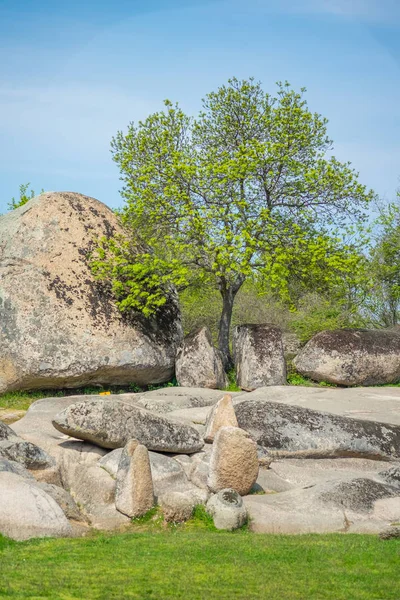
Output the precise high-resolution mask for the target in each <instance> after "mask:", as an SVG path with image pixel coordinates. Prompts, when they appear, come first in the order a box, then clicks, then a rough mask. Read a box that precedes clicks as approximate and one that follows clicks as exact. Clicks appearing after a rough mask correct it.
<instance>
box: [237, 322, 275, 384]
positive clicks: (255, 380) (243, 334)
mask: <svg viewBox="0 0 400 600" xmlns="http://www.w3.org/2000/svg"><path fill="white" fill-rule="evenodd" d="M232 340H233V356H234V361H235V366H236V382H237V384H238V386H239V387H240V388H242V389H243V390H247V391H251V390H254V389H256V388H259V387H262V386H265V385H283V384H284V383H286V362H285V357H284V351H283V343H282V331H281V330H280V329H279V327H275V325H270V324H264V325H239V326H238V327H235V328H234V330H233V337H232Z"/></svg>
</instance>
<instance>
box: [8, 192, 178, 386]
mask: <svg viewBox="0 0 400 600" xmlns="http://www.w3.org/2000/svg"><path fill="white" fill-rule="evenodd" d="M124 233H125V231H124V229H123V228H122V226H121V224H120V221H119V219H118V217H117V215H115V213H114V212H113V211H112V210H111V209H110V208H108V207H107V206H105V205H104V204H102V203H101V202H98V201H97V200H94V199H93V198H89V197H87V196H83V195H81V194H76V193H71V192H50V193H45V194H41V195H40V196H38V197H36V198H34V199H33V200H30V201H29V202H28V203H26V204H25V205H24V206H22V207H21V208H18V209H17V210H13V211H11V212H9V213H8V214H6V215H4V216H2V217H1V218H0V267H1V271H2V279H1V283H0V298H1V303H0V342H1V344H0V393H1V392H4V391H7V390H13V389H34V388H46V387H47V388H56V387H60V388H65V387H78V386H82V385H86V384H91V385H93V384H104V385H106V384H118V385H123V384H128V383H131V382H133V381H134V382H135V383H138V384H149V383H160V382H163V381H168V379H169V378H170V377H171V376H172V374H173V372H174V362H175V354H176V349H177V347H178V345H179V344H180V342H181V339H182V327H181V323H180V315H179V308H178V303H177V299H176V297H175V295H174V293H173V292H171V294H170V297H169V299H168V301H167V303H166V304H165V305H164V306H163V307H162V308H161V310H160V311H159V312H158V314H157V316H156V317H154V318H151V319H146V320H144V319H141V318H139V317H138V318H137V319H136V320H135V323H134V324H133V321H131V322H129V323H128V322H127V320H126V319H124V318H123V317H122V316H121V314H120V312H119V310H118V308H117V307H116V304H115V302H114V299H113V297H112V295H111V294H110V293H109V292H108V291H107V289H106V287H105V286H104V285H102V284H101V283H99V282H97V281H96V280H95V279H94V276H93V274H92V272H91V269H90V264H89V260H90V253H91V252H92V251H93V249H94V248H95V245H96V243H97V240H98V239H99V238H101V237H102V236H107V237H109V236H110V235H114V234H121V235H124Z"/></svg>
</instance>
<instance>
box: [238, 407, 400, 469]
mask: <svg viewBox="0 0 400 600" xmlns="http://www.w3.org/2000/svg"><path fill="white" fill-rule="evenodd" d="M235 412H236V417H237V420H238V423H239V427H241V428H242V429H245V430H246V431H248V432H249V433H250V434H251V436H252V437H253V439H254V440H255V441H256V442H257V443H258V444H260V446H263V447H265V448H270V449H271V450H276V451H279V450H280V451H286V452H290V453H298V455H299V456H300V455H301V452H302V451H314V452H315V453H316V455H317V453H319V454H320V455H321V457H323V455H327V456H328V455H329V453H331V455H332V456H354V457H363V456H369V457H371V458H384V457H395V458H399V457H400V425H389V424H388V423H379V422H377V421H367V420H362V419H355V418H352V417H347V416H339V415H336V414H331V413H328V412H323V411H319V410H312V409H309V408H304V407H302V406H295V405H291V404H284V403H281V402H272V401H270V400H268V399H263V398H260V397H259V398H257V397H254V398H251V397H250V398H249V399H248V400H243V401H241V402H240V401H239V402H238V403H237V404H236V406H235Z"/></svg>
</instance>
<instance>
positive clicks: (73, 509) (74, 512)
mask: <svg viewBox="0 0 400 600" xmlns="http://www.w3.org/2000/svg"><path fill="white" fill-rule="evenodd" d="M36 485H37V486H38V487H39V488H40V489H42V490H43V491H44V492H46V494H48V495H49V496H51V497H52V498H53V500H55V501H56V502H57V504H58V506H59V507H60V508H61V510H62V511H63V513H64V515H65V516H66V517H67V519H72V520H74V521H85V518H84V517H83V515H82V514H81V512H80V510H79V508H78V506H77V504H76V502H75V500H74V499H73V497H72V496H71V494H69V493H68V492H67V491H66V490H64V489H63V488H62V487H60V486H58V485H53V484H50V483H37V484H36Z"/></svg>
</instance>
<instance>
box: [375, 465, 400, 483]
mask: <svg viewBox="0 0 400 600" xmlns="http://www.w3.org/2000/svg"><path fill="white" fill-rule="evenodd" d="M378 476H379V477H380V478H381V479H382V480H383V481H385V482H386V483H389V484H390V485H392V486H394V487H397V488H399V489H400V465H396V466H394V467H390V469H386V470H385V471H381V472H380V473H378Z"/></svg>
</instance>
